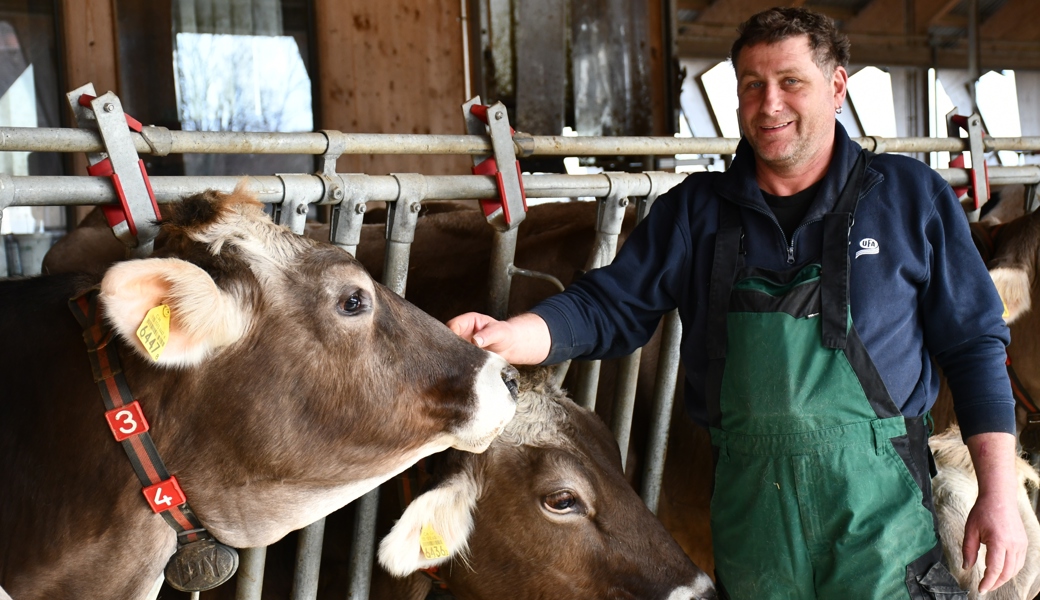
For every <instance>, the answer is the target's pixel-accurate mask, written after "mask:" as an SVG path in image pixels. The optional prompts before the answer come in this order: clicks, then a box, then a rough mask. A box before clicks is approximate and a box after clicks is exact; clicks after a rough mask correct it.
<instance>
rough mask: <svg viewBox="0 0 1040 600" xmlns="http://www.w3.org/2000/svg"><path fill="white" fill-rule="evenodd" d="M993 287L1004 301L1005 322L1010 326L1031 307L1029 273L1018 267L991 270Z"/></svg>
mask: <svg viewBox="0 0 1040 600" xmlns="http://www.w3.org/2000/svg"><path fill="white" fill-rule="evenodd" d="M989 276H990V277H991V278H993V285H995V286H997V293H999V294H1000V299H1001V300H1003V301H1004V321H1005V322H1007V324H1008V325H1010V324H1011V323H1013V322H1014V321H1015V319H1017V318H1019V317H1020V316H1022V315H1023V314H1025V312H1026V311H1028V310H1029V307H1030V305H1031V301H1030V294H1029V273H1028V272H1026V270H1025V269H1020V268H1017V267H996V268H994V269H990V270H989Z"/></svg>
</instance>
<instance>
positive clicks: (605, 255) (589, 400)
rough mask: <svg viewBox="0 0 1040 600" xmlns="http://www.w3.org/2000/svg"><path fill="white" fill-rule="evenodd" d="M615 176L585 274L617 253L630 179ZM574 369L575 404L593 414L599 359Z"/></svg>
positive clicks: (601, 207) (598, 220) (610, 175)
mask: <svg viewBox="0 0 1040 600" xmlns="http://www.w3.org/2000/svg"><path fill="white" fill-rule="evenodd" d="M616 175H619V174H618V173H608V174H607V181H608V182H609V183H610V184H611V190H610V192H609V193H608V195H607V197H606V198H603V199H602V200H600V201H599V206H598V210H597V214H596V238H595V240H594V241H593V245H592V250H591V251H590V253H589V259H588V261H586V263H585V270H586V271H591V270H592V269H597V268H599V267H602V266H604V265H606V264H609V263H610V261H612V260H614V255H615V254H616V253H617V240H618V235H620V234H621V225H622V223H623V222H624V220H625V207H626V206H628V192H629V189H630V186H629V185H628V183H629V179H630V178H619V177H616ZM648 187H649V185H648ZM577 368H578V374H577V382H576V384H575V388H576V389H575V390H574V401H575V402H576V403H577V404H579V405H580V406H583V407H585V408H587V409H588V410H592V411H594V410H596V393H597V391H598V390H599V375H600V371H601V363H600V361H598V360H590V361H582V362H579V363H578V364H577Z"/></svg>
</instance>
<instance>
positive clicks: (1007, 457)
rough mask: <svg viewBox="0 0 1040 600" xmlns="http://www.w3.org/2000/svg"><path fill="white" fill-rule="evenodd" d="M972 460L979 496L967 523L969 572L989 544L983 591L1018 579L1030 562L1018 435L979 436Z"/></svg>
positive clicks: (973, 443)
mask: <svg viewBox="0 0 1040 600" xmlns="http://www.w3.org/2000/svg"><path fill="white" fill-rule="evenodd" d="M966 443H967V445H968V451H969V452H971V461H972V463H973V464H974V465H975V474H976V477H977V478H978V481H979V497H978V500H976V501H975V506H974V507H973V508H972V509H971V512H970V513H968V520H967V522H966V523H965V525H964V547H963V548H962V552H963V556H964V565H963V566H964V568H965V569H968V568H971V567H972V566H973V565H974V564H975V561H976V560H977V559H978V556H979V544H980V543H982V544H985V545H986V570H985V572H984V574H983V577H982V581H980V582H979V592H980V593H986V592H988V591H990V590H992V589H996V588H998V587H1000V586H1001V585H1003V584H1004V583H1005V582H1007V581H1008V580H1010V579H1011V578H1012V577H1014V576H1015V575H1016V574H1017V573H1018V571H1019V570H1020V569H1021V568H1022V565H1024V564H1025V560H1026V545H1027V540H1026V532H1025V528H1024V527H1023V526H1022V517H1021V516H1019V514H1018V499H1017V498H1018V497H1017V493H1018V475H1017V473H1016V472H1015V436H1013V435H1011V434H1010V433H1000V432H993V433H978V434H975V435H973V436H971V437H969V438H968V439H967V442H966Z"/></svg>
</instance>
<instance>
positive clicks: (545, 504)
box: [373, 369, 715, 600]
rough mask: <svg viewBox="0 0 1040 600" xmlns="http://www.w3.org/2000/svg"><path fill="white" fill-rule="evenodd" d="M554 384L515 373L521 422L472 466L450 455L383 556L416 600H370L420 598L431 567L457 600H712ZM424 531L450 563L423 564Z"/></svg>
mask: <svg viewBox="0 0 1040 600" xmlns="http://www.w3.org/2000/svg"><path fill="white" fill-rule="evenodd" d="M550 373H551V371H550V370H548V369H541V370H535V371H532V372H522V375H521V379H520V397H519V398H518V401H517V412H516V417H514V419H513V420H512V421H511V422H510V424H509V425H508V426H507V427H506V430H505V431H504V432H503V433H502V435H501V436H499V438H498V439H497V440H496V441H495V442H494V443H493V444H492V445H491V447H490V448H489V449H488V451H487V452H485V453H484V454H483V455H481V456H479V457H476V458H477V460H473V459H472V458H471V456H469V455H463V454H461V453H458V452H449V456H447V457H446V458H445V459H444V460H445V462H447V467H446V468H444V469H442V471H441V472H440V473H438V474H437V479H438V480H437V482H436V483H435V484H434V485H433V486H432V489H431V490H429V491H427V492H426V493H424V494H422V495H421V496H419V497H418V498H416V499H415V501H413V502H412V503H411V504H410V505H409V506H408V508H407V509H406V510H405V512H404V514H403V515H402V516H401V518H400V520H399V521H398V522H397V524H396V525H395V526H394V528H393V530H392V531H391V532H390V534H389V535H387V536H386V537H385V538H384V539H383V541H382V543H381V544H380V547H379V562H380V564H381V565H382V566H383V567H384V568H385V569H386V570H387V571H389V572H390V573H391V574H393V575H396V576H398V577H407V576H410V578H411V580H410V581H407V582H404V584H403V585H404V586H405V587H406V588H407V589H408V591H409V592H411V595H407V594H405V593H402V590H401V588H400V587H399V586H400V585H401V584H400V583H398V584H397V587H395V586H393V584H391V583H390V582H387V581H385V580H382V581H380V580H377V583H376V586H375V589H374V592H375V593H374V594H373V597H375V598H387V599H389V598H411V599H412V600H421V599H422V598H425V597H426V593H428V592H429V587H430V582H429V579H427V578H426V576H424V575H422V574H420V573H416V571H418V570H420V569H428V568H431V567H437V568H438V572H439V575H440V577H441V578H442V580H443V581H444V582H445V583H446V584H447V585H448V588H449V589H450V590H451V593H452V594H453V595H454V596H455V597H457V598H460V599H467V598H470V599H477V598H488V599H490V598H507V597H509V598H644V599H652V598H660V599H662V600H663V599H668V600H687V599H700V598H714V597H715V592H714V587H713V585H712V583H711V579H710V578H709V577H708V576H707V575H705V574H704V572H702V571H700V570H699V569H697V568H696V567H694V566H693V564H692V563H690V561H689V559H688V558H687V557H686V556H685V555H684V554H683V552H682V549H680V548H679V546H678V545H677V544H676V543H675V541H674V540H673V539H672V538H671V537H670V536H669V535H668V533H667V532H666V531H665V530H664V527H662V526H661V523H660V522H659V521H658V520H657V519H656V518H654V516H653V515H652V514H651V513H650V511H648V510H647V508H646V506H645V505H644V504H643V502H642V500H641V499H640V498H639V496H637V495H636V493H635V492H634V491H633V490H632V487H631V486H630V485H629V484H628V482H627V481H626V480H625V478H624V474H623V473H622V470H621V460H620V454H619V453H618V446H617V442H616V441H615V440H614V437H613V435H612V434H611V432H610V430H608V429H607V427H606V426H605V425H604V424H603V422H602V421H601V420H600V419H599V418H598V417H596V416H595V415H594V414H592V413H590V412H589V411H587V410H585V409H583V408H581V407H579V406H577V405H575V404H574V403H573V402H571V401H570V400H569V399H568V398H567V397H566V396H565V395H564V393H563V392H562V391H560V389H559V388H558V387H556V386H555V385H553V384H552V383H551V382H550V380H549V375H550ZM427 527H429V528H432V529H433V530H434V531H436V532H437V533H439V534H440V535H441V536H442V537H443V539H444V542H445V546H446V550H447V552H446V553H445V554H446V555H445V556H441V557H438V558H426V556H424V555H423V553H422V552H421V546H420V538H421V535H422V533H423V530H424V528H427Z"/></svg>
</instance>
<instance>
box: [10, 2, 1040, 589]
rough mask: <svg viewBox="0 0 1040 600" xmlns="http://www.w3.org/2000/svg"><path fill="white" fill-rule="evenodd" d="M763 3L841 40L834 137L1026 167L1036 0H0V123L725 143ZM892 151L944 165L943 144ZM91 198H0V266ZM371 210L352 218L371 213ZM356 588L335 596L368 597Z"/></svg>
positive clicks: (558, 161) (595, 161) (168, 163)
mask: <svg viewBox="0 0 1040 600" xmlns="http://www.w3.org/2000/svg"><path fill="white" fill-rule="evenodd" d="M776 5H782V6H793V7H799V6H800V7H805V8H810V9H813V10H816V11H819V12H822V13H823V14H825V15H827V16H829V17H831V18H832V19H834V21H835V22H836V23H837V25H838V27H839V28H840V29H841V30H842V31H843V32H844V33H846V34H847V35H848V36H849V38H850V40H851V42H852V63H851V65H850V68H849V74H850V76H851V78H850V85H849V90H850V93H849V97H848V99H847V100H846V106H845V110H844V111H843V112H842V113H841V114H839V115H838V119H839V121H840V122H841V123H842V124H843V125H844V126H845V128H846V129H847V130H848V131H849V133H850V135H851V136H852V137H854V138H871V137H873V138H877V139H897V138H899V139H902V138H947V137H950V136H952V137H958V136H959V137H967V136H968V132H967V131H966V130H965V131H958V130H953V129H951V128H950V125H949V121H948V118H949V116H950V115H951V114H959V115H971V114H973V113H978V114H979V115H980V117H981V122H982V126H983V128H984V129H985V131H986V133H987V135H988V136H990V137H994V138H1004V139H1023V140H1025V141H1026V142H1028V143H1025V144H1022V145H1021V148H1022V149H1019V150H1002V151H999V152H997V151H992V152H987V153H986V157H985V160H986V162H987V164H989V165H991V166H993V167H1025V166H1031V165H1040V156H1037V155H1036V154H1035V149H1036V148H1040V141H1038V139H1040V104H1038V102H1040V101H1038V98H1040V21H1038V19H1037V18H1036V16H1037V2H1036V0H444V1H430V0H381V1H380V2H372V1H371V0H0V130H3V129H4V128H23V127H30V128H63V129H71V128H74V127H76V120H75V117H74V115H73V113H72V111H71V110H70V107H69V102H68V100H67V98H66V93H68V92H69V91H71V90H74V89H77V88H79V87H80V86H82V85H84V84H86V83H92V84H93V85H94V87H95V89H96V90H97V91H98V93H99V94H100V93H104V92H106V91H111V92H113V93H115V95H116V96H117V97H118V98H119V99H120V101H121V102H122V107H123V109H125V111H126V113H127V114H128V115H131V116H133V117H134V118H136V119H137V120H138V121H140V122H141V123H144V124H147V125H155V126H158V127H162V128H167V129H169V130H171V131H184V132H249V133H262V132H278V133H300V132H317V131H322V130H328V131H336V132H343V133H347V134H415V135H420V136H425V135H458V136H462V135H465V134H466V133H467V124H466V121H465V119H464V118H463V113H462V111H461V110H460V107H461V106H462V105H463V103H465V102H467V101H468V100H470V99H471V98H473V97H475V96H479V97H480V98H481V99H482V102H483V103H485V104H491V103H495V102H501V103H502V104H503V105H504V106H505V108H506V110H507V111H508V121H509V123H510V124H511V125H512V127H514V128H515V130H516V132H517V134H518V135H521V136H524V135H526V136H558V137H560V138H571V137H577V138H582V137H587V138H603V137H607V138H610V137H631V136H636V137H654V138H693V139H717V138H726V139H729V140H732V139H733V138H737V137H739V130H738V129H737V124H736V118H735V98H734V97H733V96H734V94H733V87H734V85H735V83H734V81H733V73H732V68H731V67H730V65H729V62H728V58H727V57H728V55H729V50H730V44H731V43H732V41H733V39H734V38H735V36H736V31H737V28H738V26H739V24H740V23H741V22H742V21H743V20H745V19H746V18H747V17H748V16H750V15H751V14H754V13H755V12H758V11H760V10H764V9H766V8H769V7H772V6H776ZM1030 148H1032V149H1030ZM908 153H911V154H912V155H913V156H915V157H917V158H918V159H920V160H922V161H925V162H926V163H928V164H929V165H930V166H932V167H933V168H936V169H948V168H950V167H953V166H955V165H952V164H951V152H950V151H949V150H944V151H939V150H927V151H924V150H922V151H908ZM141 158H142V159H143V160H144V164H145V166H146V169H147V172H148V174H149V175H152V176H157V177H163V176H170V177H176V176H186V177H193V176H236V177H237V176H242V175H254V176H271V175H273V174H276V173H281V174H285V173H292V174H313V173H315V172H319V173H320V172H321V171H322V169H329V168H331V169H333V170H334V172H335V173H340V174H367V175H371V176H385V175H387V174H390V173H395V174H399V173H407V174H413V173H418V174H423V175H427V176H454V175H470V174H471V173H472V168H473V160H472V157H471V156H470V155H468V154H467V153H464V152H460V153H454V154H452V153H443V154H435V153H425V154H422V153H415V154H407V153H377V152H372V153H343V154H342V155H340V156H338V157H336V158H335V160H334V162H333V164H332V166H331V167H330V166H329V165H325V164H323V162H322V157H321V156H320V155H314V154H313V153H312V154H307V153H276V152H269V151H263V152H260V151H257V152H250V149H249V148H242V149H240V151H238V152H236V153H233V154H231V153H228V154H222V153H213V152H190V151H185V152H174V153H167V154H165V155H160V154H159V153H151V154H142V156H141ZM729 158H730V156H729V155H727V154H726V153H724V152H722V153H719V152H718V151H716V152H715V153H710V152H703V153H689V152H680V153H671V154H666V153H659V152H655V153H645V154H643V153H636V152H633V153H625V154H618V153H613V154H610V153H583V154H582V155H580V156H578V155H575V156H558V155H548V156H530V157H526V156H525V157H520V158H519V163H520V165H521V169H522V170H523V172H524V173H525V174H572V175H583V174H584V175H588V174H596V173H604V172H627V173H641V172H644V171H666V172H667V171H671V172H678V173H682V172H692V171H698V170H722V169H725V168H726V166H727V165H728V161H729ZM87 166H88V157H87V154H86V153H84V152H74V153H73V152H62V151H58V150H56V149H55V150H37V151H25V150H23V149H21V148H13V146H12V145H5V138H4V136H3V135H0V176H10V177H13V178H18V177H35V176H42V177H66V176H81V175H85V174H86V173H87V171H86V169H87ZM968 166H970V161H969V162H968ZM1030 173H1032V171H1031V172H1030ZM1034 183H1035V182H1034ZM0 191H2V186H0ZM601 195H602V194H601ZM1027 195H1028V196H1029V197H1032V196H1033V195H1035V189H1034V188H1029V189H1028V192H1027ZM584 198H585V199H589V197H584ZM2 199H3V196H2V194H0V200H2ZM1027 201H1029V202H1032V201H1031V200H1027ZM3 206H4V205H3V204H2V202H0V208H2V207H3ZM91 208H92V207H90V206H74V205H72V203H62V205H61V206H42V205H41V206H32V207H29V206H11V207H6V208H5V209H4V211H3V218H2V220H0V226H2V229H0V235H2V237H3V239H4V242H5V245H4V247H0V250H5V249H6V250H5V252H4V254H5V256H6V259H5V260H3V261H0V268H2V269H3V272H0V276H3V275H4V274H10V275H16V274H20V273H26V274H28V273H29V271H28V270H23V267H22V264H21V262H19V261H18V260H16V259H15V258H13V257H16V256H18V255H19V252H20V251H21V250H19V246H18V241H16V236H27V235H30V234H31V235H36V236H37V237H39V236H40V234H43V235H44V237H45V238H46V243H47V244H50V243H53V242H54V241H56V240H57V239H59V238H60V237H61V236H62V235H64V234H65V233H66V232H68V231H70V230H72V229H73V228H74V227H75V226H76V224H77V223H79V222H80V221H81V219H83V217H84V216H85V215H86V214H88V213H89V211H90V210H91ZM370 213H371V214H368V215H366V216H365V220H366V223H375V222H378V219H380V218H382V219H384V220H385V218H386V213H385V212H379V211H377V210H372V211H370ZM308 214H309V217H310V219H311V220H312V221H314V222H317V223H319V224H320V223H324V224H325V226H326V227H327V223H328V222H329V221H330V220H331V219H333V213H332V212H331V211H330V210H329V206H311V207H310V212H309V213H308ZM359 214H360V213H359ZM0 258H3V257H0ZM410 289H411V288H410ZM401 290H402V291H403V290H404V288H403V287H402V288H401ZM596 373H597V374H598V371H596ZM673 386H674V381H673ZM603 410H608V411H609V410H610V409H603V408H600V411H601V412H602V411H603ZM610 416H611V415H609V413H608V415H607V418H608V419H609V418H610ZM637 421H638V418H637ZM636 426H637V427H639V426H644V427H645V426H647V424H646V423H645V422H644V423H637V424H636ZM633 435H635V436H636V437H639V434H633ZM640 441H641V442H645V440H644V439H642V438H641V439H640ZM701 441H703V440H701ZM626 443H627V440H626ZM634 443H636V442H635V441H633V444H634ZM662 460H663V458H662ZM635 468H642V465H637V466H636V467H635ZM691 468H692V467H691ZM630 470H632V468H630ZM636 477H637V479H638V477H639V475H637V476H636ZM659 491H660V490H659V489H657V490H656V492H659ZM701 500H703V498H700V499H699V500H698V501H701ZM319 535H320V534H319ZM312 543H313V542H312ZM317 544H318V548H319V550H320V546H321V538H320V537H319V538H318V541H317ZM311 550H312V551H313V546H312V547H311ZM367 560H369V561H371V556H369V557H368V559H367ZM261 573H262V566H261ZM314 577H315V580H316V578H317V575H316V573H315V574H314ZM358 589H361V590H365V587H364V585H362V586H361V587H360V588H357V587H355V589H354V591H353V592H351V593H352V594H353V595H351V596H350V597H356V598H362V597H367V592H363V591H362V592H359V591H358ZM168 597H179V596H176V595H171V596H168ZM242 597H252V596H242ZM256 597H259V596H256ZM294 597H296V596H294ZM301 597H306V596H301Z"/></svg>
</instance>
